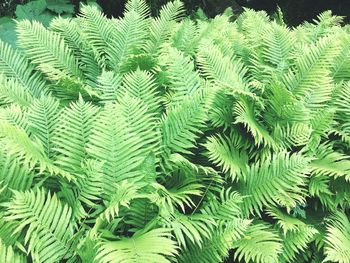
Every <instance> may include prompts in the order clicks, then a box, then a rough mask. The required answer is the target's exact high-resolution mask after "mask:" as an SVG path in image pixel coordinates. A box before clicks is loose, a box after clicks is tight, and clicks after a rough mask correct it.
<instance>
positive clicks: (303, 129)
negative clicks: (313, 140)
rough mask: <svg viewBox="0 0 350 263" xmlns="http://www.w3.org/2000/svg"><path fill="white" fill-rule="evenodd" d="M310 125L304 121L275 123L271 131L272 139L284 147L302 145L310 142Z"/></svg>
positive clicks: (289, 147) (290, 147)
mask: <svg viewBox="0 0 350 263" xmlns="http://www.w3.org/2000/svg"><path fill="white" fill-rule="evenodd" d="M312 132H313V130H312V127H310V125H307V124H304V123H293V124H291V125H289V124H287V125H286V126H282V127H281V126H279V125H276V127H275V129H274V131H273V138H274V140H275V141H276V142H277V143H279V144H281V145H282V146H283V147H285V148H286V149H292V148H293V147H298V146H303V145H306V144H308V143H309V142H310V137H311V135H312Z"/></svg>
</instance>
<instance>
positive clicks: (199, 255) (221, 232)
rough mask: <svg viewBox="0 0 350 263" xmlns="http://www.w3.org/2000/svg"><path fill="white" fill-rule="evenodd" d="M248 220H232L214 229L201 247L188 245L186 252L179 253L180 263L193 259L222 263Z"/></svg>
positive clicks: (248, 222) (188, 262) (204, 262)
mask: <svg viewBox="0 0 350 263" xmlns="http://www.w3.org/2000/svg"><path fill="white" fill-rule="evenodd" d="M249 224H250V221H249V220H245V219H237V218H236V219H233V220H230V221H229V223H228V224H227V225H224V226H218V227H217V228H215V229H214V231H213V234H212V237H211V238H210V239H205V240H204V241H203V244H202V246H201V247H198V246H195V245H191V244H190V245H189V248H188V249H187V250H183V251H181V253H180V260H179V262H181V263H191V262H193V259H196V260H197V261H198V262H203V263H217V262H222V261H223V260H224V259H225V258H227V257H228V255H229V253H228V251H229V250H230V249H232V247H233V244H234V242H235V241H236V240H238V239H239V238H241V237H242V236H243V234H244V232H245V231H246V229H247V227H248V225H249Z"/></svg>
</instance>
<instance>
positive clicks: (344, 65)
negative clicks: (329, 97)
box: [332, 34, 350, 82]
mask: <svg viewBox="0 0 350 263" xmlns="http://www.w3.org/2000/svg"><path fill="white" fill-rule="evenodd" d="M340 41H341V42H340V48H341V51H340V52H339V54H338V56H336V58H335V60H334V63H333V66H332V77H333V79H334V80H335V81H337V82H338V81H343V80H350V70H349V68H350V37H349V35H348V34H344V36H341V38H340Z"/></svg>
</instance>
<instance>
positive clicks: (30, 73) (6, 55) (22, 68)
mask: <svg viewBox="0 0 350 263" xmlns="http://www.w3.org/2000/svg"><path fill="white" fill-rule="evenodd" d="M0 62H1V63H0V75H5V76H6V77H8V78H13V79H16V80H17V81H18V83H19V85H21V86H22V87H23V89H27V90H28V91H29V93H32V94H33V95H40V94H41V93H45V92H46V89H45V87H44V86H45V81H43V79H42V77H41V75H40V74H39V73H38V72H35V71H34V67H33V66H32V65H31V64H29V62H28V60H27V59H26V58H25V57H24V56H23V55H22V54H21V53H19V52H18V51H16V50H14V49H13V48H12V47H11V46H10V45H9V44H7V43H5V42H3V41H1V40H0Z"/></svg>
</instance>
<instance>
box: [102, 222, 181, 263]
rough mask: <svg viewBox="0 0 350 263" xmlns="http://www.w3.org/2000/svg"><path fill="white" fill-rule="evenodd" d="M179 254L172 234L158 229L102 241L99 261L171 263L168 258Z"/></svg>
mask: <svg viewBox="0 0 350 263" xmlns="http://www.w3.org/2000/svg"><path fill="white" fill-rule="evenodd" d="M177 253H178V252H177V247H176V243H175V242H174V241H173V240H171V235H170V233H169V232H168V231H167V230H166V229H161V228H158V229H154V230H151V231H148V232H146V233H136V234H135V235H134V236H132V237H130V238H122V239H120V240H118V241H107V240H106V241H102V242H101V244H100V248H99V250H98V255H97V260H98V261H99V262H101V263H104V262H115V263H118V262H123V263H142V262H145V261H146V262H159V263H170V262H171V261H170V260H168V259H167V258H166V256H175V255H176V254H177Z"/></svg>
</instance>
